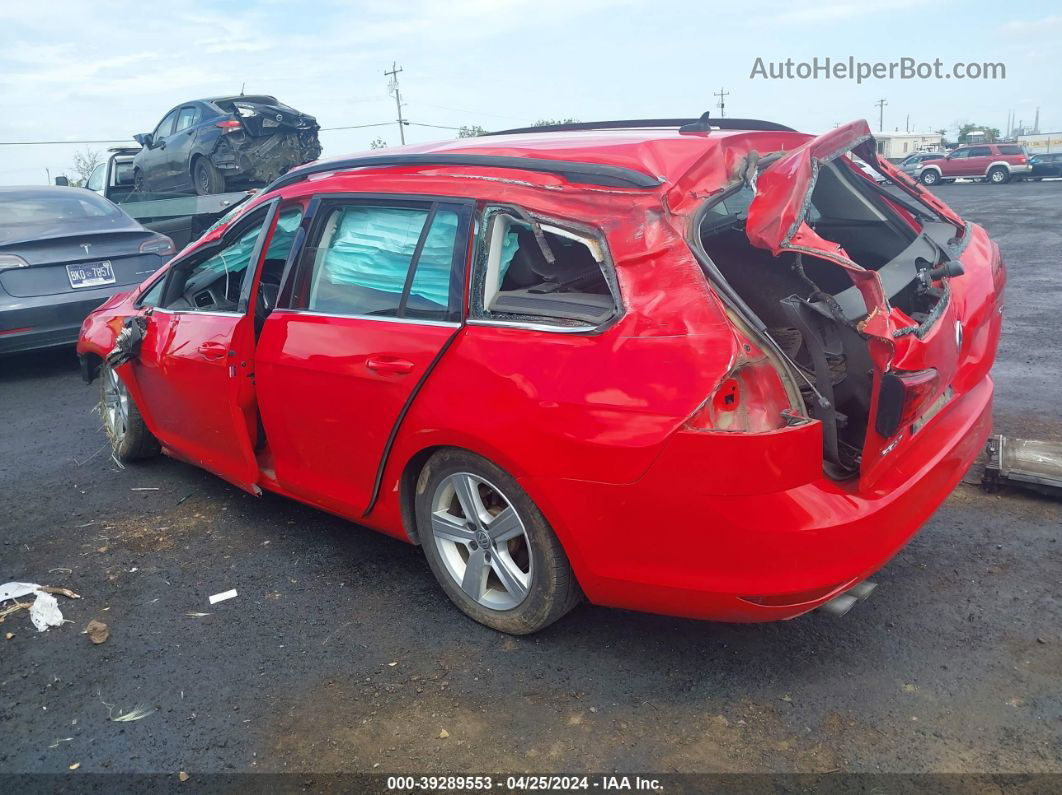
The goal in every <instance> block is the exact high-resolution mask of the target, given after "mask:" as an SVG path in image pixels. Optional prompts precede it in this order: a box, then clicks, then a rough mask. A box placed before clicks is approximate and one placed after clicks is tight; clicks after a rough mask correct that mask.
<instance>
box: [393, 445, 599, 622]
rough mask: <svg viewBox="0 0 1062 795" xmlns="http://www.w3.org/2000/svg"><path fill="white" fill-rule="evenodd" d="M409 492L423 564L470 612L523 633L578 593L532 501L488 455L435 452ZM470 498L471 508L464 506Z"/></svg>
mask: <svg viewBox="0 0 1062 795" xmlns="http://www.w3.org/2000/svg"><path fill="white" fill-rule="evenodd" d="M414 499H415V506H416V522H417V529H418V533H419V536H420V542H421V546H422V547H423V548H424V555H425V557H426V558H427V560H428V566H429V567H430V568H431V570H432V573H433V574H434V575H435V578H436V580H438V582H439V585H440V586H441V587H442V589H443V591H444V592H445V593H446V595H447V596H448V597H450V600H451V601H452V602H453V603H454V604H455V605H457V607H458V608H460V609H461V611H462V612H464V613H465V614H466V615H467V616H469V617H470V618H472V619H474V620H476V621H478V622H479V623H481V624H483V625H485V626H488V627H490V628H491V629H496V630H498V631H499V632H506V633H509V634H511V635H527V634H530V633H532V632H537V631H538V630H540V629H542V628H544V627H547V626H549V625H550V624H552V623H553V622H554V621H556V620H557V619H559V618H561V617H562V616H563V615H565V614H566V613H567V612H568V611H570V610H571V609H572V608H573V607H575V605H576V604H578V602H579V601H580V599H581V598H582V592H581V591H580V590H579V585H578V583H577V582H576V580H575V574H574V573H573V572H572V568H571V564H570V563H569V562H568V556H567V555H566V554H565V553H564V549H563V547H562V546H561V544H560V541H559V540H558V539H557V536H556V535H555V534H554V533H553V530H552V528H551V527H550V526H549V523H548V522H547V521H546V518H545V517H544V516H543V515H542V512H541V511H540V510H539V509H538V506H536V505H535V503H534V502H533V501H532V500H531V498H530V497H529V496H528V494H527V492H525V491H524V490H523V489H522V488H521V487H520V485H519V484H518V483H517V482H516V480H515V479H514V478H513V477H512V476H511V475H509V474H508V473H507V472H505V471H503V470H502V469H500V468H499V467H497V466H496V465H494V464H493V463H491V462H490V461H488V460H487V459H485V458H482V457H480V456H478V455H474V454H472V453H470V452H467V451H464V450H457V449H448V450H442V451H440V452H438V453H436V454H435V455H433V456H432V457H431V458H430V459H429V460H428V462H427V463H426V464H425V465H424V468H423V469H422V470H421V472H420V476H419V477H418V478H417V485H416V494H415V496H414ZM469 500H473V501H474V502H473V504H472V506H471V510H467V509H466V508H465V506H466V505H467V504H468V501H469ZM468 513H471V514H473V518H472V519H469V518H468V516H467V514H468ZM473 566H474V568H472V567H473Z"/></svg>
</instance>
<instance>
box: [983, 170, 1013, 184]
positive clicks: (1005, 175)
mask: <svg viewBox="0 0 1062 795" xmlns="http://www.w3.org/2000/svg"><path fill="white" fill-rule="evenodd" d="M1009 180H1010V172H1009V171H1007V170H1006V169H1005V168H1003V166H996V167H995V168H992V169H989V171H988V181H989V182H990V183H992V184H993V185H1002V184H1004V183H1005V182H1007V181H1009Z"/></svg>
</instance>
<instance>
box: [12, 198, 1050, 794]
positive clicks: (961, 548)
mask: <svg viewBox="0 0 1062 795" xmlns="http://www.w3.org/2000/svg"><path fill="white" fill-rule="evenodd" d="M938 192H939V194H940V195H941V196H942V197H943V198H944V199H945V201H948V202H949V203H951V204H952V205H953V206H954V207H956V209H958V210H959V211H960V212H962V213H964V214H965V215H967V216H968V217H970V218H972V219H974V220H976V221H979V222H981V223H983V224H985V225H986V226H987V227H988V229H989V231H990V232H991V233H992V234H993V235H994V236H995V238H996V240H998V241H999V243H1000V246H1001V247H1002V249H1003V251H1004V255H1005V257H1006V259H1007V262H1008V266H1009V269H1010V283H1009V286H1008V301H1007V321H1006V327H1005V331H1004V338H1003V343H1002V348H1001V350H1000V355H999V359H1000V361H999V363H998V364H997V366H996V371H995V372H996V375H997V378H998V393H997V404H996V419H997V426H998V428H999V430H1001V431H1003V432H1006V433H1011V434H1015V435H1019V436H1020V435H1025V436H1036V435H1042V436H1047V437H1049V438H1059V436H1060V435H1062V412H1060V409H1059V403H1058V395H1059V392H1060V390H1062V369H1060V368H1062V359H1060V357H1059V356H1058V354H1057V343H1055V342H1053V341H1052V340H1054V339H1056V337H1055V335H1056V334H1062V321H1060V320H1059V314H1058V307H1059V306H1060V304H1062V301H1060V293H1062V287H1060V285H1062V280H1060V279H1059V276H1058V272H1057V269H1058V254H1057V252H1058V251H1059V247H1060V244H1062V240H1060V231H1059V230H1060V224H1059V221H1060V216H1062V183H1039V184H1015V185H1005V186H1000V187H992V186H987V185H966V184H964V185H954V186H945V187H941V188H940V189H939V191H938ZM94 400H95V388H94V387H93V388H89V387H86V386H84V385H83V384H82V383H81V382H80V380H79V379H78V375H77V369H76V365H75V362H74V359H73V354H72V353H71V352H70V351H59V352H53V353H49V354H46V355H40V354H38V355H35V356H23V357H20V358H15V359H8V360H4V361H2V362H0V482H2V484H3V487H2V491H0V541H2V546H0V582H5V581H7V580H28V581H31V582H41V583H47V584H51V585H60V586H67V587H69V588H72V589H74V590H75V591H77V592H78V593H80V594H81V595H82V597H83V598H82V599H80V600H78V601H71V600H66V599H64V598H63V597H59V599H60V607H61V608H62V610H63V612H64V615H65V616H66V618H68V619H70V620H71V623H69V624H66V625H64V626H63V627H61V628H58V629H53V630H51V631H49V632H46V633H40V634H38V633H37V632H35V631H34V629H33V627H32V626H31V625H30V622H29V618H28V615H27V614H26V612H25V611H22V612H20V613H18V614H15V615H12V616H10V617H9V618H8V619H7V620H6V621H5V622H4V623H3V624H2V625H0V636H2V637H0V736H2V737H3V738H4V740H3V742H2V743H0V771H6V772H28V771H44V772H64V773H66V772H67V771H68V768H69V767H70V766H71V765H74V764H80V767H79V768H78V770H79V771H80V772H108V771H109V772H118V771H130V772H133V771H135V772H154V773H176V772H177V771H180V770H188V771H192V772H193V773H202V772H237V771H315V772H338V771H374V772H396V773H409V772H443V771H465V772H469V771H475V772H490V771H495V772H497V771H524V770H532V771H538V772H548V771H568V772H572V771H611V770H617V769H618V770H621V771H658V772H667V771H683V772H689V771H697V772H703V771H786V772H804V771H807V772H823V771H835V770H841V771H865V772H882V771H939V772H960V771H961V772H1005V771H1009V772H1033V771H1062V687H1060V683H1062V682H1060V672H1062V603H1060V600H1059V581H1060V576H1059V575H1060V572H1062V541H1060V536H1062V526H1060V519H1062V509H1060V505H1059V503H1057V502H1053V501H1051V500H1049V499H1046V498H1042V497H1038V496H1035V495H1027V494H1021V493H1017V492H1011V493H1003V494H998V495H988V494H984V493H982V492H981V491H980V490H979V489H977V488H975V487H973V486H965V485H964V486H960V487H959V489H958V490H957V491H956V492H955V494H954V495H953V496H952V497H951V498H950V499H949V500H948V501H947V502H946V503H945V505H944V506H943V507H942V508H941V509H940V510H939V511H938V512H937V513H936V515H935V516H934V517H933V518H932V519H931V520H930V521H929V522H928V524H927V525H926V527H925V529H924V531H923V532H922V533H921V534H920V535H919V536H918V537H917V538H916V539H915V540H914V541H913V542H912V543H911V544H910V545H909V546H908V547H907V548H906V549H904V550H903V551H902V552H901V553H900V554H899V555H898V556H897V557H896V558H895V559H894V560H893V561H892V562H891V563H890V564H889V565H888V566H887V567H886V568H885V569H884V570H883V571H882V572H880V574H879V575H878V576H877V577H875V579H876V581H877V582H878V583H879V588H878V590H877V592H876V593H875V594H874V596H873V597H872V598H871V599H870V600H868V601H867V602H865V603H863V604H860V605H859V606H858V607H857V608H856V609H855V610H854V611H853V612H852V613H850V614H849V615H848V616H847V617H845V618H843V619H834V618H830V617H828V616H825V615H821V614H813V615H809V616H806V617H803V618H800V619H797V620H795V621H791V622H786V623H779V624H771V625H755V626H737V625H723V624H710V623H698V622H692V621H684V620H676V619H669V618H662V617H658V616H649V615H640V614H634V613H627V612H622V611H616V610H606V609H601V608H595V607H590V606H583V607H580V608H578V609H577V610H576V611H575V612H574V613H572V614H571V615H570V616H569V617H568V618H566V619H565V620H563V621H562V622H560V623H559V624H557V625H555V626H553V627H551V628H550V629H548V630H547V631H545V632H543V633H540V634H539V635H536V636H534V637H530V638H522V639H516V638H509V637H506V636H503V635H499V634H497V633H494V632H492V631H490V630H488V629H485V628H483V627H480V626H479V625H476V624H474V623H472V622H471V621H469V620H467V619H465V618H464V617H463V616H461V615H460V614H459V613H458V612H457V611H456V610H455V609H454V608H452V607H451V606H450V605H449V603H448V602H447V601H446V600H445V598H444V597H443V596H442V594H441V592H440V591H439V590H438V588H437V587H436V585H435V583H434V581H433V579H432V577H431V574H430V572H429V571H428V568H427V566H426V564H425V563H424V560H423V558H422V556H421V554H420V552H419V551H418V550H417V549H415V548H413V547H410V546H407V545H405V544H402V543H400V542H397V541H394V540H390V539H387V538H384V537H382V536H378V535H376V534H373V533H371V532H369V531H366V530H363V529H360V528H358V527H357V526H355V525H352V524H349V523H347V522H345V521H342V520H339V519H336V518H333V517H331V516H328V515H326V514H323V513H320V512H317V511H314V510H311V509H309V508H305V507H302V506H300V505H298V504H295V503H293V502H290V501H286V500H284V499H281V498H277V497H272V496H266V497H263V498H261V499H255V498H252V497H250V496H248V495H246V494H243V493H242V492H239V491H237V490H236V489H234V488H232V487H230V486H228V485H227V484H225V483H224V482H222V481H221V480H218V479H216V478H214V477H213V476H211V475H209V474H207V473H205V472H201V471H199V470H197V469H194V468H192V467H190V466H187V465H184V464H181V463H177V462H175V461H171V460H168V459H158V460H155V461H152V462H150V463H147V464H145V465H140V466H131V467H129V468H127V469H124V470H120V469H119V468H118V467H116V466H115V465H114V464H113V463H112V462H111V461H110V460H109V459H108V456H107V452H106V450H105V449H104V438H103V435H102V432H101V431H100V427H99V419H98V417H97V415H96V414H94V413H93V412H92V410H91V409H92V405H93V403H94ZM138 489H151V490H147V491H144V490H138ZM229 588H236V589H237V590H238V591H239V596H238V597H237V598H235V599H232V600H230V601H226V602H222V603H220V604H217V605H213V606H212V605H209V604H208V601H207V600H208V596H209V595H211V594H214V593H217V592H220V591H225V590H227V589H229ZM201 614H206V615H201ZM93 618H95V619H98V620H101V621H104V622H106V623H107V624H108V626H109V628H110V638H109V640H107V641H106V642H105V643H104V644H102V645H99V646H94V645H92V644H91V643H90V642H89V640H88V638H87V637H86V636H85V635H83V634H81V633H82V630H83V629H84V627H85V625H86V623H87V622H88V621H89V620H90V619H93ZM8 633H10V634H8ZM5 638H7V639H5ZM137 705H144V706H145V707H147V708H148V709H151V710H154V711H153V712H152V713H151V714H149V715H148V716H147V717H145V718H143V719H142V720H139V721H135V722H116V721H113V720H108V716H110V717H112V718H113V717H118V716H119V715H120V714H124V713H127V712H128V711H129V710H130V709H132V708H134V707H135V706H137ZM444 731H445V732H446V733H447V735H448V736H445V737H441V736H440V735H441V734H442V733H443V732H444Z"/></svg>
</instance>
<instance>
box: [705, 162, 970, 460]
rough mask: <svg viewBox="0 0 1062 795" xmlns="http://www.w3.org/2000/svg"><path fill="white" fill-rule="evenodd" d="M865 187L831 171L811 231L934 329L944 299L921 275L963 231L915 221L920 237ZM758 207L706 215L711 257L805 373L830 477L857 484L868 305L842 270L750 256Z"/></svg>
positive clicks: (754, 251) (728, 204)
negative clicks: (748, 227) (862, 328)
mask: <svg viewBox="0 0 1062 795" xmlns="http://www.w3.org/2000/svg"><path fill="white" fill-rule="evenodd" d="M860 179H863V177H861V176H860V175H858V174H854V173H852V174H849V173H848V169H847V167H846V166H845V165H844V164H843V163H837V162H834V163H828V164H823V165H822V166H821V167H820V169H819V172H818V178H817V181H816V183H815V187H814V189H813V191H812V194H811V200H810V202H809V206H808V208H807V215H806V221H807V223H808V225H809V226H811V227H812V228H813V229H814V230H815V232H816V233H817V234H818V235H819V236H820V237H823V238H824V239H826V240H829V241H831V242H834V243H837V244H839V245H840V246H842V247H843V248H844V250H845V252H847V254H848V255H849V257H850V258H851V259H852V260H854V261H855V262H856V263H857V264H859V265H861V266H862V267H864V268H866V269H868V270H874V271H877V272H878V274H879V275H880V276H881V280H882V285H883V287H884V289H885V292H886V295H887V297H888V298H889V301H890V303H891V304H892V306H894V307H896V308H899V309H901V310H902V311H903V312H905V313H906V314H907V315H908V316H910V317H911V318H912V320H913V321H914V322H915V323H923V322H925V323H929V322H931V320H932V318H933V317H934V316H935V315H934V312H933V310H934V308H935V307H936V306H937V305H938V304H939V303H940V301H941V299H942V297H943V290H941V289H940V288H933V287H927V286H925V285H924V284H923V281H922V279H920V278H919V271H920V270H923V269H927V268H931V267H935V266H936V265H937V264H939V263H940V262H943V261H944V260H945V259H946V256H945V255H944V249H943V248H942V246H941V245H940V243H939V242H938V240H937V238H941V237H943V238H945V239H946V237H949V236H952V237H953V236H954V234H955V228H954V227H953V226H951V225H949V224H936V223H933V222H929V221H926V222H924V224H923V222H922V221H917V223H916V226H919V227H921V228H915V227H914V226H912V224H911V223H909V222H908V221H907V220H906V219H905V218H904V216H902V215H901V214H900V211H899V210H898V209H897V208H896V207H894V206H893V205H892V204H891V203H890V202H888V201H887V200H886V199H885V198H884V197H881V196H878V195H877V194H876V193H875V188H874V187H873V186H871V185H869V183H868V185H867V186H865V187H864V186H863V185H861V184H860V183H859V182H857V181H856V180H860ZM753 197H754V192H753V190H752V189H751V188H749V187H748V186H745V185H742V186H738V187H735V188H733V189H731V190H730V191H728V192H726V193H724V194H723V195H722V196H721V197H720V198H718V199H716V200H713V201H712V203H711V204H709V205H708V206H707V207H706V208H705V209H704V210H703V211H702V215H701V221H700V227H699V236H698V238H699V242H700V244H701V247H702V249H703V253H704V254H706V255H707V257H708V259H709V260H710V261H711V263H712V264H713V265H714V266H715V269H716V271H717V272H718V277H721V278H722V279H724V280H725V281H726V283H727V285H728V286H729V287H730V288H731V289H732V291H733V292H734V293H736V295H737V297H739V298H740V299H741V300H742V301H743V302H744V303H745V305H746V306H747V307H748V309H750V310H751V311H752V313H753V314H754V315H755V316H756V318H757V319H758V320H759V321H761V322H762V324H763V325H764V326H765V330H766V333H767V334H768V335H769V336H770V338H771V339H772V340H773V341H774V343H775V344H776V345H777V346H778V349H779V350H780V351H781V352H782V353H783V354H784V356H785V358H786V359H788V360H789V362H790V364H791V365H792V366H793V367H795V368H796V369H797V370H798V371H799V372H798V373H796V374H795V375H796V376H797V379H796V380H797V383H798V385H799V387H800V391H801V395H802V398H803V401H804V404H805V406H806V407H807V410H808V414H809V415H810V416H813V417H816V418H817V419H820V420H822V421H823V446H824V459H825V461H826V464H827V471H828V472H829V473H830V474H833V475H835V476H838V477H844V476H847V475H852V474H855V473H856V472H857V471H858V469H859V464H860V456H861V453H862V449H863V444H864V441H865V437H866V432H867V426H868V422H869V417H870V404H871V394H872V390H873V379H872V375H871V374H872V370H873V365H872V362H871V360H870V357H869V354H868V349H867V343H866V340H865V338H864V337H863V335H861V334H860V333H859V332H858V331H857V330H856V327H857V324H858V321H860V320H861V319H863V318H864V317H865V316H866V314H867V309H866V304H865V303H864V300H863V296H862V294H861V293H860V292H859V290H858V288H856V287H855V285H854V284H853V282H852V279H851V277H850V276H849V274H848V272H847V271H845V270H844V269H843V268H841V267H840V266H838V265H836V264H835V263H832V262H830V261H828V260H825V259H821V258H818V257H815V256H813V255H811V254H796V253H790V252H786V253H783V254H782V255H780V256H777V257H776V256H774V255H773V254H771V253H770V252H769V251H766V250H764V249H760V248H756V247H754V246H752V244H751V243H749V240H748V238H747V237H746V234H745V221H746V219H747V215H748V207H749V204H750V203H751V201H752V199H753ZM923 232H924V233H925V234H923ZM931 233H932V234H931ZM821 398H825V400H826V402H827V403H828V404H829V407H828V408H824V407H823V405H822V404H823V401H822V399H821Z"/></svg>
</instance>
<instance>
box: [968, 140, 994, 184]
mask: <svg viewBox="0 0 1062 795" xmlns="http://www.w3.org/2000/svg"><path fill="white" fill-rule="evenodd" d="M992 160H993V158H992V148H991V147H988V146H975V147H973V148H971V149H968V150H967V155H966V160H965V161H964V165H963V172H962V173H963V174H965V175H966V176H968V177H983V176H984V175H985V172H987V171H988V166H989V164H991V162H992Z"/></svg>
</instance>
